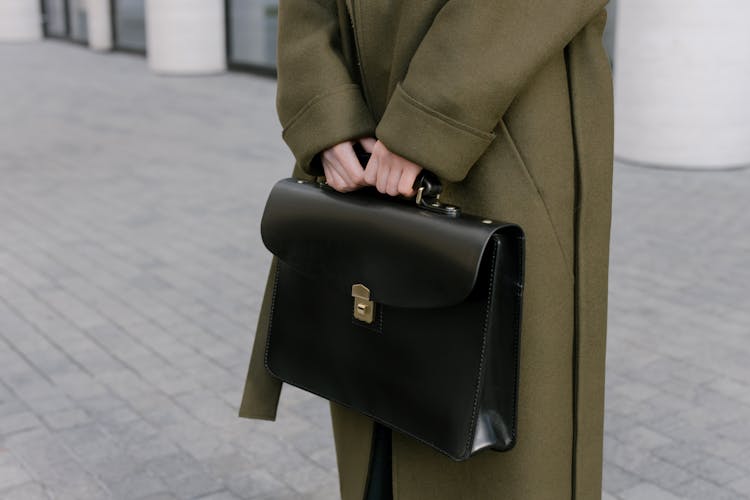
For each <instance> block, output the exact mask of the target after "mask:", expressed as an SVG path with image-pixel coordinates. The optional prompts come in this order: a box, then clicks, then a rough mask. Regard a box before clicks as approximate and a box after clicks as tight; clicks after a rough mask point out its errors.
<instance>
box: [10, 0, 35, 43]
mask: <svg viewBox="0 0 750 500" xmlns="http://www.w3.org/2000/svg"><path fill="white" fill-rule="evenodd" d="M41 38H42V13H41V8H40V3H39V0H0V42H28V41H34V40H41Z"/></svg>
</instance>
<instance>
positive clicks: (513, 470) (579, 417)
mask: <svg viewBox="0 0 750 500" xmlns="http://www.w3.org/2000/svg"><path fill="white" fill-rule="evenodd" d="M605 3H606V1H605V0H419V1H401V2H396V1H393V0H281V1H280V4H279V18H278V30H279V31H278V55H277V63H278V89H277V95H276V106H277V111H278V117H279V120H280V122H281V125H282V129H283V130H282V138H283V140H284V141H285V143H286V144H287V146H288V147H289V148H290V150H291V151H292V153H293V154H294V157H295V165H294V169H293V175H294V176H296V177H299V178H305V179H315V178H318V179H320V178H322V177H323V176H324V177H325V180H326V181H327V182H328V184H329V185H330V186H332V187H333V188H334V189H336V190H339V191H342V192H346V191H351V190H354V189H359V188H361V187H362V186H367V185H374V186H376V188H377V190H379V191H381V192H384V193H388V194H390V195H397V194H401V195H405V196H409V195H412V194H413V192H412V191H411V183H412V181H413V179H414V178H415V177H416V175H417V173H418V172H419V171H420V170H421V169H427V170H429V171H431V172H433V173H435V174H436V175H437V176H438V177H439V178H440V179H441V181H442V183H443V194H442V197H441V200H443V201H445V202H447V203H451V204H456V205H459V206H461V208H462V210H463V211H464V212H466V213H471V214H476V215H480V216H484V217H488V218H491V219H497V220H505V221H509V222H514V223H517V224H519V225H520V226H521V227H522V228H523V229H524V231H525V234H526V274H525V291H524V306H523V307H524V310H523V321H522V330H521V345H520V374H519V401H518V415H517V442H516V445H515V446H514V448H512V449H511V450H510V451H506V452H496V451H492V450H483V451H481V452H479V453H477V454H476V455H475V456H472V457H471V458H469V459H468V460H465V461H462V462H455V461H452V460H451V459H450V458H448V457H446V456H443V455H442V454H440V453H439V452H437V451H435V450H433V449H432V448H430V447H429V446H427V445H425V444H423V443H420V442H418V441H416V440H415V439H412V438H410V437H408V436H406V435H403V434H401V433H399V432H397V431H392V432H391V431H388V430H386V429H382V428H380V427H379V426H378V425H375V424H374V422H373V420H371V419H370V418H368V417H366V416H364V415H361V414H358V413H357V412H355V411H353V410H350V409H347V408H344V407H342V406H340V405H337V404H335V403H331V404H330V410H331V417H332V424H333V431H334V438H335V448H336V456H337V462H338V470H339V480H340V481H339V482H340V490H341V496H342V498H343V499H344V500H361V499H363V498H367V499H368V500H372V499H374V498H390V497H391V495H392V496H393V498H397V499H399V500H422V499H424V500H428V499H429V500H441V499H446V500H447V499H450V500H455V499H468V500H474V499H476V500H494V499H496V500H542V499H545V500H547V499H554V500H557V499H560V500H561V499H574V500H592V499H599V498H601V482H602V444H603V414H604V373H605V370H604V368H605V344H606V320H607V279H608V253H609V232H610V223H611V215H610V212H611V189H612V164H613V152H612V143H613V116H612V114H613V113H612V77H611V70H610V65H609V60H608V57H607V55H606V52H605V50H604V47H603V44H602V34H603V30H604V26H605V22H606V10H605ZM355 143H359V144H361V145H362V146H363V147H364V148H365V149H366V150H367V151H369V152H371V157H370V160H369V162H368V163H367V165H366V167H365V168H364V169H363V168H362V167H361V165H360V164H359V163H358V161H357V159H356V157H355V154H354V152H353V145H354V144H355ZM301 209H303V208H301ZM274 265H275V261H274V262H272V265H271V273H273V270H274ZM270 289H271V288H270V286H268V287H267V290H266V299H265V300H264V302H263V307H262V308H261V312H260V317H259V320H258V330H257V334H256V338H255V344H254V346H253V351H252V354H251V359H250V364H249V367H248V372H247V378H246V381H245V389H244V392H243V398H242V402H241V405H240V411H239V415H240V416H241V417H246V418H261V419H269V420H274V419H275V417H276V409H277V404H278V398H279V391H280V389H281V383H280V381H278V380H277V379H274V378H273V377H272V376H270V375H269V374H268V373H267V372H266V371H265V368H264V366H263V349H264V344H265V342H264V341H265V333H266V331H265V330H266V328H267V321H268V302H269V300H268V296H269V295H270ZM456 334H457V335H460V334H461V332H456Z"/></svg>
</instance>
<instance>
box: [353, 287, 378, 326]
mask: <svg viewBox="0 0 750 500" xmlns="http://www.w3.org/2000/svg"><path fill="white" fill-rule="evenodd" d="M352 297H354V318H355V319H358V320H359V321H362V322H364V323H368V324H371V323H372V321H373V318H374V317H375V302H373V301H372V300H370V289H369V288H367V287H366V286H365V285H363V284H362V283H355V284H354V285H352Z"/></svg>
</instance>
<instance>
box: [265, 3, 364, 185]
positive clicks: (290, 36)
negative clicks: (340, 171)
mask: <svg viewBox="0 0 750 500" xmlns="http://www.w3.org/2000/svg"><path fill="white" fill-rule="evenodd" d="M278 22H279V25H278V51H277V78H278V81H277V90H276V111H277V114H278V116H279V121H280V122H281V126H282V129H283V131H282V138H283V139H284V142H286V144H287V145H288V146H289V149H290V150H291V151H292V153H293V154H294V156H295V158H296V160H297V164H298V166H299V167H300V168H301V169H302V170H303V171H305V172H306V173H308V174H311V175H322V173H323V172H322V167H321V165H320V162H319V158H318V157H317V156H316V155H317V153H319V152H320V151H322V150H324V149H327V148H329V147H331V146H333V145H335V144H338V143H340V142H343V141H345V140H350V139H354V138H357V137H362V136H366V135H370V136H374V135H375V122H374V119H373V118H372V115H371V113H370V110H369V108H368V107H367V105H366V104H365V101H364V98H363V97H362V93H361V91H360V86H359V85H358V84H357V83H355V81H353V79H352V76H351V74H350V72H349V69H348V68H347V65H346V63H345V61H344V57H343V55H342V51H341V35H340V27H339V18H338V7H337V5H336V0H281V1H280V2H279V18H278Z"/></svg>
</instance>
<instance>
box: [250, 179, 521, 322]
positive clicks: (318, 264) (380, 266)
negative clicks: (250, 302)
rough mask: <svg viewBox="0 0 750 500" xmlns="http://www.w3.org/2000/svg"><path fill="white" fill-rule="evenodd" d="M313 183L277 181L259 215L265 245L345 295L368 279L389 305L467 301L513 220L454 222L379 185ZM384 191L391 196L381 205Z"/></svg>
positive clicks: (464, 218)
mask: <svg viewBox="0 0 750 500" xmlns="http://www.w3.org/2000/svg"><path fill="white" fill-rule="evenodd" d="M305 184H307V185H305ZM309 184H310V182H309V181H300V180H296V179H292V178H288V179H283V180H281V181H279V182H277V183H276V185H275V186H274V188H273V189H272V191H271V194H270V196H269V198H268V201H267V203H266V209H265V211H264V214H263V218H262V220H261V236H262V239H263V243H264V244H265V246H266V248H268V250H270V251H271V252H272V253H273V254H274V255H276V256H277V257H278V258H279V259H280V260H282V261H283V262H285V263H286V264H287V265H289V266H290V267H292V268H294V269H295V270H296V271H297V272H299V273H302V274H305V275H307V276H309V277H311V278H314V279H316V280H318V281H322V282H325V283H326V284H327V285H329V286H331V287H335V288H336V289H339V290H340V291H341V293H342V294H344V295H346V296H349V295H350V294H351V289H352V285H353V284H355V283H364V284H366V286H367V287H368V288H369V290H370V294H371V296H370V298H371V300H373V301H374V302H377V303H381V304H385V305H389V306H396V307H404V308H438V307H447V306H451V305H455V304H458V303H460V302H462V301H463V300H465V299H466V297H467V296H468V295H469V293H471V291H472V289H473V288H474V284H475V281H476V279H477V274H478V272H479V266H480V263H481V259H482V255H483V254H484V250H485V247H486V246H487V244H488V242H489V241H490V238H491V237H492V235H493V234H494V233H495V232H497V231H498V230H499V229H500V228H503V227H506V226H512V224H508V223H504V222H498V221H489V220H486V219H481V218H479V217H475V216H471V215H461V216H460V218H461V219H462V223H461V224H456V223H455V222H456V220H455V219H454V218H453V217H450V216H446V215H443V214H439V213H435V212H430V211H428V210H422V209H419V208H417V207H416V206H415V205H414V202H413V201H411V200H406V199H401V198H394V197H390V196H387V195H380V194H379V193H377V191H375V190H374V188H363V189H360V190H357V191H353V192H350V193H346V194H345V195H342V194H341V193H338V192H336V191H334V190H333V189H332V188H330V187H328V186H322V187H320V188H318V189H310V185H309ZM384 197H385V198H388V199H389V200H390V202H389V203H383V201H382V198H384ZM290 200H294V202H293V203H292V202H290ZM363 221H366V222H363Z"/></svg>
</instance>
